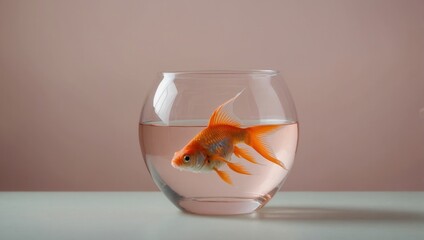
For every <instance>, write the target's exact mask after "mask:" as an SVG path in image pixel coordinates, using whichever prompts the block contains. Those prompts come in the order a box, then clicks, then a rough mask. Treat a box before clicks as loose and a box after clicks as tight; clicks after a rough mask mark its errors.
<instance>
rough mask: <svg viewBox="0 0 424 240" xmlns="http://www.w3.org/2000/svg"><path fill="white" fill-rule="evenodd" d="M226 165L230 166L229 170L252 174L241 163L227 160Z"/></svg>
mask: <svg viewBox="0 0 424 240" xmlns="http://www.w3.org/2000/svg"><path fill="white" fill-rule="evenodd" d="M227 165H228V167H229V168H231V170H233V171H234V172H237V173H240V174H246V175H252V174H251V173H250V172H248V171H247V170H246V169H245V168H244V167H243V165H241V164H238V163H232V162H227Z"/></svg>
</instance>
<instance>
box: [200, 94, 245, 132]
mask: <svg viewBox="0 0 424 240" xmlns="http://www.w3.org/2000/svg"><path fill="white" fill-rule="evenodd" d="M242 92H243V91H241V92H239V93H238V94H237V95H236V96H234V97H233V98H231V99H230V100H228V101H226V102H225V103H223V104H222V105H220V106H219V107H217V108H216V109H215V111H214V112H213V113H212V116H211V118H210V119H209V123H208V127H209V126H214V125H230V126H235V127H240V125H241V124H240V120H239V119H238V118H237V116H235V115H234V112H233V103H234V100H235V99H236V98H237V97H238V96H239V95H240V94H241V93H242Z"/></svg>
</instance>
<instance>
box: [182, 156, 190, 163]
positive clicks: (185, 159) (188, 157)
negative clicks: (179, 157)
mask: <svg viewBox="0 0 424 240" xmlns="http://www.w3.org/2000/svg"><path fill="white" fill-rule="evenodd" d="M183 160H184V162H185V163H188V162H189V161H190V156H189V155H185V156H184V158H183Z"/></svg>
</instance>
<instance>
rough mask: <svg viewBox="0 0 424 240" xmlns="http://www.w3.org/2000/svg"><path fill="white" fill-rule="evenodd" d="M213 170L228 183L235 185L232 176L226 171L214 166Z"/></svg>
mask: <svg viewBox="0 0 424 240" xmlns="http://www.w3.org/2000/svg"><path fill="white" fill-rule="evenodd" d="M213 170H214V171H215V172H216V173H217V174H218V176H219V177H220V178H221V179H222V180H223V181H224V182H226V183H228V184H230V185H233V182H232V181H231V178H230V176H229V175H228V174H227V173H226V172H224V171H220V170H218V169H217V168H213Z"/></svg>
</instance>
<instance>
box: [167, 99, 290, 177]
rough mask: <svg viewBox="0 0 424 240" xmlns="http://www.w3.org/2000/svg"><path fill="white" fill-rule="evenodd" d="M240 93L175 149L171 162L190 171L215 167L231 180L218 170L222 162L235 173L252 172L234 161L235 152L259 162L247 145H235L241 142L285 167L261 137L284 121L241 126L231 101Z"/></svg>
mask: <svg viewBox="0 0 424 240" xmlns="http://www.w3.org/2000/svg"><path fill="white" fill-rule="evenodd" d="M240 94H241V92H240V93H239V94H237V95H236V96H235V97H233V98H232V99H230V100H228V101H227V102H225V103H224V104H222V105H221V106H219V107H218V108H217V109H215V111H214V112H213V114H212V116H211V117H210V119H209V123H208V126H207V127H206V128H205V129H203V130H202V131H201V132H200V133H198V134H197V135H196V136H195V137H194V138H193V139H192V140H191V141H190V142H189V143H188V144H187V145H186V146H184V147H183V149H181V150H180V151H178V152H175V154H174V158H173V159H172V162H171V164H172V166H173V167H175V168H177V169H180V170H186V171H191V172H208V171H215V172H216V173H217V174H218V176H219V177H220V178H221V179H222V180H223V181H225V182H226V183H228V184H232V181H231V178H230V176H229V175H228V173H226V172H225V171H222V170H219V168H220V167H221V166H223V165H225V164H226V165H227V166H228V167H229V168H230V169H232V170H233V171H234V172H236V173H240V174H247V175H251V174H250V173H249V172H248V171H247V170H246V169H245V168H244V166H242V165H241V164H239V163H235V162H232V161H231V156H232V155H233V154H234V155H236V156H237V157H241V158H244V159H246V160H247V161H249V162H251V163H255V164H257V162H256V161H255V159H254V158H253V157H252V156H251V155H250V154H249V152H248V151H247V150H246V149H243V148H240V147H238V146H236V144H238V143H245V144H247V145H249V146H251V147H252V148H253V149H254V150H256V151H257V152H258V153H259V154H260V155H262V156H263V157H264V158H265V159H267V160H269V161H271V162H273V163H275V164H277V165H279V166H280V167H282V168H284V169H286V167H285V165H284V164H283V163H282V162H281V161H280V160H278V159H277V158H276V157H275V156H274V154H273V153H272V151H271V149H270V148H269V147H268V146H267V144H266V143H264V141H263V139H262V137H263V136H264V135H265V134H267V133H271V132H272V131H274V130H277V129H278V128H280V127H281V126H283V125H281V124H280V125H259V126H253V127H248V128H241V127H240V125H241V124H240V122H239V121H238V120H237V118H236V117H235V116H233V114H232V103H233V102H234V100H235V99H236V98H237V97H238V96H239V95H240Z"/></svg>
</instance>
